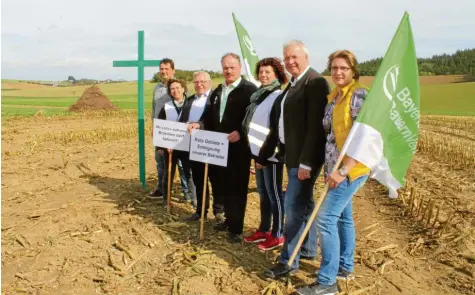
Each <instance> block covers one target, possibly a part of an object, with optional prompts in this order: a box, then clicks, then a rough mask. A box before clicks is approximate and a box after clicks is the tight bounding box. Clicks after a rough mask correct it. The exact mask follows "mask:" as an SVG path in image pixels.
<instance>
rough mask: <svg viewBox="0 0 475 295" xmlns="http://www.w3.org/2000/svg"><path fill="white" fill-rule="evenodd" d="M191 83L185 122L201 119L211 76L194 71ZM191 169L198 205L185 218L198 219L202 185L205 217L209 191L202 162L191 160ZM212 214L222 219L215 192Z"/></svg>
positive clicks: (183, 114)
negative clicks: (193, 88)
mask: <svg viewBox="0 0 475 295" xmlns="http://www.w3.org/2000/svg"><path fill="white" fill-rule="evenodd" d="M193 83H194V87H195V94H193V95H192V96H190V97H189V98H188V100H187V102H186V104H185V106H184V108H183V113H182V116H181V121H182V122H185V123H193V122H199V121H201V120H202V117H203V114H204V110H205V107H206V105H207V104H208V102H209V97H210V94H211V77H210V76H209V74H208V73H207V72H204V71H199V72H195V73H194V74H193ZM191 171H192V175H193V182H194V183H195V187H196V199H197V203H198V206H197V207H196V212H195V213H194V214H193V215H191V216H190V217H188V218H186V219H185V220H186V221H198V220H200V218H201V209H202V201H203V185H206V200H205V202H206V203H205V212H204V216H205V219H206V216H207V213H208V208H209V195H210V191H209V187H208V181H206V183H204V163H202V162H196V161H191ZM208 175H209V179H210V181H211V187H214V184H213V183H214V181H215V178H213V175H212V174H210V173H208ZM214 191H215V190H214V189H213V192H214ZM213 214H214V216H215V217H216V219H219V220H221V221H223V220H224V208H223V202H222V200H220V199H219V196H217V195H216V194H214V195H213Z"/></svg>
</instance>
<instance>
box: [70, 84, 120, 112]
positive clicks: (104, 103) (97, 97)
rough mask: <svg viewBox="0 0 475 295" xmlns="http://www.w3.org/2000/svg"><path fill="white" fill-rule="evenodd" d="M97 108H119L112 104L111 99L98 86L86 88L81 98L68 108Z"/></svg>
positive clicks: (91, 109)
mask: <svg viewBox="0 0 475 295" xmlns="http://www.w3.org/2000/svg"><path fill="white" fill-rule="evenodd" d="M97 110H117V107H116V106H115V105H114V104H112V102H111V101H110V99H109V98H108V97H107V96H106V95H105V94H104V93H103V92H102V90H101V89H100V88H99V87H97V86H91V87H89V88H86V90H84V93H83V94H82V95H81V98H79V100H78V101H77V102H76V103H75V104H73V105H72V106H71V107H70V108H69V109H68V111H71V112H84V111H97Z"/></svg>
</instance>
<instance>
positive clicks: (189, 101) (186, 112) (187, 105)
mask: <svg viewBox="0 0 475 295" xmlns="http://www.w3.org/2000/svg"><path fill="white" fill-rule="evenodd" d="M212 94H213V89H211V90H210V92H209V95H208V99H207V100H206V106H205V108H206V107H207V106H208V105H209V99H210V97H211V95H212ZM195 95H196V93H194V94H193V95H191V96H189V97H188V99H187V100H186V103H185V105H184V106H183V111H182V114H181V117H180V122H183V123H187V122H188V119H189V117H190V111H191V107H192V106H193V102H194V101H195V99H196V97H195ZM204 114H205V112H204V111H203V114H202V115H201V119H200V121H201V120H202V119H203V116H204Z"/></svg>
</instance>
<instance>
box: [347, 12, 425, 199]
mask: <svg viewBox="0 0 475 295" xmlns="http://www.w3.org/2000/svg"><path fill="white" fill-rule="evenodd" d="M419 102H420V91H419V76H418V68H417V58H416V51H415V47H414V39H413V36H412V30H411V24H410V21H409V15H408V14H407V13H405V14H404V16H403V18H402V20H401V23H400V24H399V27H398V29H397V31H396V34H395V35H394V37H393V39H392V41H391V44H390V45H389V48H388V50H387V52H386V55H385V56H384V59H383V61H382V62H381V66H380V67H379V69H378V72H377V73H376V77H375V79H374V81H373V84H372V87H371V90H370V92H369V94H368V96H367V98H366V100H365V102H364V103H363V106H362V109H361V112H360V113H359V115H358V117H357V119H356V121H355V122H354V124H353V127H352V130H351V132H350V134H349V135H348V138H347V140H346V142H345V146H344V147H343V149H342V153H346V154H347V155H348V156H350V157H352V158H354V159H356V160H357V161H359V162H361V163H363V164H365V165H366V166H367V167H369V168H370V169H371V177H372V178H374V179H376V180H378V181H379V182H380V183H381V184H383V185H385V186H386V187H387V188H388V189H389V196H390V197H397V191H396V190H397V189H398V188H400V187H402V186H403V185H404V182H405V180H404V176H405V174H406V171H407V169H408V168H409V165H410V164H411V161H412V158H413V156H414V153H415V152H416V146H417V139H418V136H419V118H420V112H419V105H420V104H419Z"/></svg>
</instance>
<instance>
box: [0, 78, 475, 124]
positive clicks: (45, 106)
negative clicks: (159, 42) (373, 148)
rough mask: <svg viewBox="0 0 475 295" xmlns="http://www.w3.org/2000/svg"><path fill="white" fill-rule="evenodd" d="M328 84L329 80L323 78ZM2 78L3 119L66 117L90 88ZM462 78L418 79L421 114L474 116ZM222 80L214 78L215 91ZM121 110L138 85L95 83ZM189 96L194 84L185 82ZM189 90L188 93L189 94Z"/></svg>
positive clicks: (148, 92)
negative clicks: (38, 116)
mask: <svg viewBox="0 0 475 295" xmlns="http://www.w3.org/2000/svg"><path fill="white" fill-rule="evenodd" d="M325 78H326V79H327V80H328V81H329V82H330V84H331V81H330V80H331V78H330V77H328V76H325ZM373 80H374V77H373V76H362V77H360V82H361V83H362V84H364V85H367V86H371V83H372V82H373ZM21 81H22V82H20V80H12V79H2V92H1V93H2V98H1V101H2V103H1V104H2V116H5V117H9V116H33V115H38V114H41V115H43V116H52V115H69V114H70V113H69V112H67V109H68V108H69V107H70V106H71V105H72V104H74V103H75V102H76V101H77V100H78V99H79V98H80V97H81V95H82V93H83V92H84V90H85V89H86V88H88V87H90V86H91V85H81V86H67V87H54V86H46V85H39V84H32V83H27V82H25V81H26V80H21ZM465 81H466V79H465V76H463V75H449V76H421V77H420V85H421V113H422V114H428V115H456V116H475V99H473V98H474V97H475V82H465ZM221 82H222V79H219V78H218V79H213V81H212V87H213V88H215V87H216V86H217V85H218V84H219V83H221ZM155 84H156V83H152V82H150V81H146V82H145V84H144V92H145V109H146V110H149V109H151V101H152V91H153V88H154V87H155ZM96 86H98V87H99V88H100V89H101V90H102V91H103V92H104V94H105V95H106V96H107V97H108V98H109V99H110V100H111V101H112V103H113V104H114V105H116V106H117V107H118V108H119V109H120V110H135V109H137V102H136V100H137V98H136V96H137V82H136V81H128V82H120V83H107V84H96ZM187 86H188V89H189V91H188V92H189V93H193V91H192V90H193V84H192V83H188V85H187ZM190 90H191V91H190Z"/></svg>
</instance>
